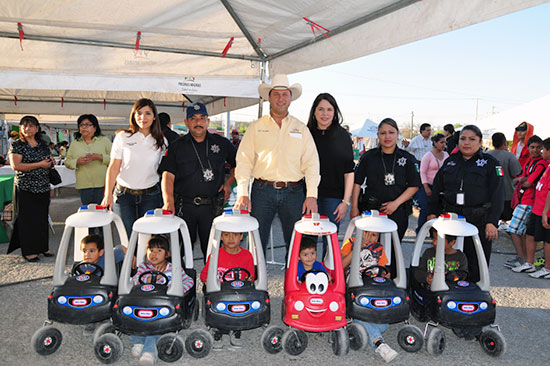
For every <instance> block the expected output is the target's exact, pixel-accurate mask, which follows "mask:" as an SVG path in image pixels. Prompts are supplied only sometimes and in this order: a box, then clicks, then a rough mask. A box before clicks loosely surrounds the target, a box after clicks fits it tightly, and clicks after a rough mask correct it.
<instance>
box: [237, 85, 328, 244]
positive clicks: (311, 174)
mask: <svg viewBox="0 0 550 366" xmlns="http://www.w3.org/2000/svg"><path fill="white" fill-rule="evenodd" d="M258 91H259V93H260V96H261V97H262V98H263V99H264V100H269V104H270V107H271V108H270V109H271V110H270V114H269V115H266V116H263V117H262V118H260V119H259V120H257V121H255V122H253V123H252V124H251V125H250V126H249V127H248V130H247V131H246V133H245V134H244V136H243V139H242V141H241V144H240V146H239V150H238V152H237V168H236V169H235V177H236V179H237V202H236V204H235V208H241V209H244V208H246V207H248V209H249V210H250V211H251V215H252V216H254V217H255V218H256V219H257V220H258V223H259V226H260V228H259V231H260V239H261V240H262V245H263V248H264V253H265V249H266V247H267V243H268V241H269V232H270V229H271V223H272V222H273V218H274V217H275V214H277V213H278V214H279V218H280V219H281V224H282V227H283V235H284V239H285V242H286V245H287V248H288V246H289V244H290V239H291V236H292V230H293V229H294V223H295V222H296V221H298V220H299V219H300V218H301V216H302V214H303V213H306V214H307V213H312V212H317V186H318V185H319V181H320V180H321V177H320V175H319V156H318V154H317V149H315V141H313V137H312V136H311V133H310V132H309V129H308V128H307V126H306V125H305V124H304V123H302V122H301V121H299V120H298V119H297V118H295V117H293V116H291V115H290V114H289V113H288V108H289V107H290V103H291V101H293V100H296V99H298V98H299V97H300V95H301V94H302V86H301V85H300V84H293V85H290V84H289V82H288V78H287V76H286V75H275V76H274V77H273V81H272V84H268V83H262V84H260V86H259V87H258ZM251 177H252V178H253V179H254V182H253V184H252V191H251V192H250V193H249V191H248V184H249V182H250V178H251ZM304 179H305V189H304ZM249 195H250V198H249Z"/></svg>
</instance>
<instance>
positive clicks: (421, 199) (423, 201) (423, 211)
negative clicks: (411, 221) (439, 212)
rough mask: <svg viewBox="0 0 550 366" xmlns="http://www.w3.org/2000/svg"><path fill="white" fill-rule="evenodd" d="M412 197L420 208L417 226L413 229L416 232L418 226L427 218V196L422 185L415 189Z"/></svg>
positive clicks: (418, 228)
mask: <svg viewBox="0 0 550 366" xmlns="http://www.w3.org/2000/svg"><path fill="white" fill-rule="evenodd" d="M413 199H414V200H416V202H417V203H418V207H419V208H420V214H419V215H418V226H417V227H416V230H415V231H416V233H417V234H418V231H420V228H421V227H422V225H424V224H425V223H426V219H427V218H428V196H427V195H426V190H425V189H424V185H421V186H420V189H419V190H418V191H416V193H415V194H414V196H413Z"/></svg>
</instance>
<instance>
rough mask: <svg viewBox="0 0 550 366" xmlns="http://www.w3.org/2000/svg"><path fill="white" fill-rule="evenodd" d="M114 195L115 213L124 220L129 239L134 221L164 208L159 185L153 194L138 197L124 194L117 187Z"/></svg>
mask: <svg viewBox="0 0 550 366" xmlns="http://www.w3.org/2000/svg"><path fill="white" fill-rule="evenodd" d="M114 195H115V199H114V201H115V202H114V204H113V211H114V212H115V213H116V214H117V215H119V216H120V218H121V219H122V222H123V223H124V228H125V229H126V234H127V235H128V238H129V237H130V235H131V233H132V225H133V224H134V221H136V220H137V219H139V218H140V217H143V215H145V213H146V212H147V211H149V210H154V209H155V208H161V207H162V195H161V193H160V187H159V185H158V184H157V185H156V186H155V190H154V191H153V192H151V193H146V194H141V195H138V196H134V195H131V194H129V193H122V192H120V191H119V190H118V189H117V188H116V187H115V192H114Z"/></svg>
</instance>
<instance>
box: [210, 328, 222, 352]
mask: <svg viewBox="0 0 550 366" xmlns="http://www.w3.org/2000/svg"><path fill="white" fill-rule="evenodd" d="M212 349H213V350H214V351H221V350H222V349H223V338H222V334H221V333H218V332H216V333H215V334H214V343H213V344H212Z"/></svg>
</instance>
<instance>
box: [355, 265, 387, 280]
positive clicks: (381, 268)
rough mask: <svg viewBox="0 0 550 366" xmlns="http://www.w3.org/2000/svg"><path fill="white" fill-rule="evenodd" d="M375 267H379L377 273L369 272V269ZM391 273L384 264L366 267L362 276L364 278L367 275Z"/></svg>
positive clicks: (375, 275) (374, 275) (381, 275)
mask: <svg viewBox="0 0 550 366" xmlns="http://www.w3.org/2000/svg"><path fill="white" fill-rule="evenodd" d="M374 268H378V273H377V274H374V273H369V270H371V269H374ZM389 273H390V271H388V269H387V268H386V267H384V266H369V267H367V268H365V269H364V270H363V271H361V278H363V279H364V278H365V277H377V276H380V277H383V276H384V275H386V274H389Z"/></svg>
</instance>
